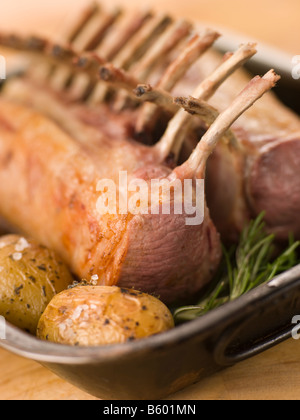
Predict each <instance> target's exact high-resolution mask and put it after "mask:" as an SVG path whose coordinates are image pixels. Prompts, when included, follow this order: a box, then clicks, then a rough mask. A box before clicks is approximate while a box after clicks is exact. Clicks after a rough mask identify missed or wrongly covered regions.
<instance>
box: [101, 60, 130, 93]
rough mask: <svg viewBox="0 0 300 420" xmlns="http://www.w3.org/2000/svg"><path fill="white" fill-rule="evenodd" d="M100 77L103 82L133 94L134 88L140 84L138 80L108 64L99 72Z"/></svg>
mask: <svg viewBox="0 0 300 420" xmlns="http://www.w3.org/2000/svg"><path fill="white" fill-rule="evenodd" d="M99 76H100V78H101V80H102V81H105V82H106V83H109V84H110V85H113V86H115V87H116V88H119V89H125V90H127V91H128V92H132V90H133V88H134V87H136V85H137V84H138V80H137V79H136V78H135V77H134V76H131V75H130V74H128V73H127V72H125V71H124V70H121V69H118V68H116V67H115V66H114V65H113V64H110V63H108V64H106V65H104V66H102V67H101V68H100V70H99Z"/></svg>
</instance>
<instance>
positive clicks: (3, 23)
mask: <svg viewBox="0 0 300 420" xmlns="http://www.w3.org/2000/svg"><path fill="white" fill-rule="evenodd" d="M89 2H90V0H43V1H40V0H22V1H20V0H9V1H2V4H1V16H0V30H4V29H5V30H17V31H22V32H24V31H26V32H33V33H36V32H39V33H41V34H44V35H49V34H51V33H53V32H54V33H55V32H56V33H57V32H58V31H59V30H60V29H61V27H63V26H64V25H65V23H66V20H67V19H68V17H69V16H70V14H71V13H72V11H74V9H75V8H76V7H77V6H83V5H85V4H88V3H89ZM103 3H104V4H105V2H104V1H103ZM107 3H108V6H109V7H111V6H113V5H117V4H119V5H122V6H124V7H126V8H131V9H132V8H137V7H141V6H146V5H150V6H153V7H154V8H155V9H158V10H161V11H162V10H164V11H169V12H171V13H172V14H174V15H176V16H181V17H186V18H189V19H193V20H196V21H201V22H205V23H206V22H207V23H209V24H211V25H217V26H218V27H225V28H229V29H231V30H234V31H238V32H239V33H241V34H245V35H247V36H248V37H249V41H252V40H261V41H263V42H265V43H268V44H270V45H272V46H275V47H277V48H280V49H283V50H285V51H286V52H288V53H290V54H291V56H293V55H297V54H300V45H299V38H300V37H299V32H300V31H299V28H300V1H299V0H285V1H283V0H251V1H249V0H226V1H225V0H146V1H145V2H141V1H140V0H129V1H126V2H125V1H124V0H110V1H109V2H107Z"/></svg>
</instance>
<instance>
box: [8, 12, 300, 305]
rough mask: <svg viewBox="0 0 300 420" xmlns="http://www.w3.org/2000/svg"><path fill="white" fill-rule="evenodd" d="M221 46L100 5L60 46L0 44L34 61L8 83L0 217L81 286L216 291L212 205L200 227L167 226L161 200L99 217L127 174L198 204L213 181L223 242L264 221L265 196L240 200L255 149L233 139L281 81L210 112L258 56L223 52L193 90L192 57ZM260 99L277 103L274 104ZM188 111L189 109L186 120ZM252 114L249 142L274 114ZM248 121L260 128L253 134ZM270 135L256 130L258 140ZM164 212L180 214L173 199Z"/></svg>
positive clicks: (187, 30) (248, 48) (212, 36)
mask: <svg viewBox="0 0 300 420" xmlns="http://www.w3.org/2000/svg"><path fill="white" fill-rule="evenodd" d="M218 36H219V35H218V34H217V33H216V32H215V31H212V30H203V31H201V32H200V33H199V34H198V33H197V34H195V32H194V29H193V28H192V25H190V24H189V23H188V22H185V21H179V22H178V21H175V22H174V21H173V20H172V18H170V17H169V16H167V15H163V14H162V15H157V14H153V13H151V12H145V11H143V12H141V13H137V14H134V15H132V16H128V15H126V14H122V13H121V11H120V10H118V11H113V12H109V13H107V12H102V11H101V10H100V9H99V7H98V6H93V7H91V8H89V9H88V10H87V11H86V12H85V13H84V14H82V15H81V16H80V19H79V21H78V22H77V23H76V25H74V26H73V27H72V30H71V31H69V32H68V34H67V36H65V37H64V38H63V39H61V40H60V41H59V42H49V41H47V40H44V39H41V38H39V37H30V38H26V37H22V36H15V35H6V34H1V35H0V44H1V45H3V46H5V47H7V48H12V49H15V50H19V51H20V52H21V53H22V54H26V55H27V56H28V57H29V58H30V65H29V66H28V68H27V70H26V72H25V74H24V75H23V76H22V77H19V78H18V79H13V80H11V81H9V82H8V83H6V85H5V88H4V90H3V92H2V93H1V97H0V191H1V203H0V214H1V216H3V217H4V218H5V219H6V220H7V221H8V222H9V223H11V224H12V225H13V226H15V227H16V228H17V229H19V230H21V231H22V232H24V233H27V234H29V235H31V236H34V237H35V239H37V240H38V241H40V242H41V243H42V244H45V245H46V246H48V247H50V248H52V249H54V250H56V251H57V252H58V253H59V254H60V255H61V256H62V257H63V258H64V260H65V261H66V262H67V263H68V264H69V266H70V268H71V269H72V271H73V272H74V273H75V274H76V275H77V276H78V277H80V278H85V279H86V280H87V281H89V280H91V279H93V280H94V281H95V280H96V281H97V282H98V284H101V285H119V286H123V287H134V288H136V289H140V290H142V291H144V292H148V293H154V294H156V295H158V296H160V297H161V299H162V300H163V301H164V302H166V303H171V302H174V301H177V300H185V299H188V298H190V297H192V296H194V295H195V293H197V292H198V291H200V290H201V289H202V288H203V287H204V286H205V285H206V284H208V283H209V281H210V280H211V279H212V277H213V275H214V273H215V272H216V270H217V268H218V265H219V262H220V260H221V256H222V252H221V240H220V235H219V232H218V230H217V229H216V227H215V224H214V222H213V221H212V219H211V216H210V211H209V207H208V206H207V204H206V200H205V198H204V197H203V198H202V206H203V209H204V214H203V222H202V223H199V224H197V225H190V224H189V223H188V222H187V220H188V219H189V217H190V216H191V214H190V213H189V212H187V211H186V209H185V207H184V206H182V207H183V208H184V211H183V212H182V214H176V212H175V211H171V214H161V211H160V210H161V208H162V207H163V205H164V204H165V203H164V195H163V191H162V190H160V193H159V194H160V201H159V205H158V207H157V208H156V209H153V208H151V203H148V202H147V205H146V206H145V209H144V210H149V211H148V212H147V211H144V212H140V213H139V214H133V213H132V212H130V211H128V212H120V208H118V211H117V212H116V214H100V213H99V211H98V207H97V203H98V200H99V194H100V193H99V188H98V184H99V181H101V180H103V179H110V180H111V181H114V182H115V183H118V180H119V175H120V173H124V172H126V173H127V174H128V181H130V180H136V179H139V180H143V181H145V182H146V183H147V184H148V185H150V184H151V181H152V180H153V179H158V180H160V181H162V180H166V181H168V182H169V183H170V184H171V185H173V184H174V186H175V184H176V182H177V181H180V182H181V184H183V185H184V181H185V180H191V181H192V185H193V189H192V193H191V197H192V199H193V202H195V201H197V199H199V197H197V196H196V192H197V191H198V190H197V185H198V183H197V180H201V179H206V181H207V185H208V193H209V196H210V197H212V198H210V203H211V206H212V212H213V214H214V216H215V217H216V224H217V225H218V224H219V223H220V219H221V224H222V217H220V212H219V210H220V207H219V208H218V206H220V204H219V203H220V202H223V204H222V205H223V206H224V208H223V209H222V211H224V212H225V211H226V217H224V224H227V225H226V228H224V227H223V226H221V224H220V230H221V231H222V232H225V231H229V230H227V228H228V224H232V228H233V229H234V228H235V227H237V228H239V227H240V226H241V225H242V224H244V223H245V221H246V220H247V217H248V216H249V214H250V213H251V212H250V210H249V209H251V210H252V209H253V211H255V210H257V211H260V210H261V208H260V207H259V206H258V208H257V209H256V208H255V203H256V202H259V195H257V194H256V195H255V194H252V193H251V194H252V197H256V200H258V201H254V199H253V202H251V201H250V200H249V202H248V200H246V194H245V192H244V190H245V185H246V181H245V180H247V186H248V190H249V191H252V190H253V188H252V187H251V185H252V184H251V183H249V182H248V178H246V177H245V174H246V173H247V172H246V170H249V169H248V168H249V162H255V157H258V158H260V159H261V156H262V155H260V156H258V153H257V152H256V151H255V150H254V151H253V154H252V155H251V159H250V158H249V151H248V150H246V149H245V148H244V147H242V146H241V141H240V138H239V130H238V129H236V128H234V127H233V129H232V130H231V127H232V124H233V123H234V122H235V121H236V120H237V119H238V118H239V117H240V116H241V115H242V114H243V113H244V112H245V111H246V110H247V109H249V107H251V106H252V105H253V104H254V103H255V102H256V101H257V100H258V99H259V98H261V97H262V96H263V95H264V94H265V93H266V92H267V91H268V90H269V89H271V88H272V87H274V85H275V84H276V83H277V81H278V80H279V77H278V76H277V75H276V74H275V72H274V71H270V72H268V73H267V74H266V75H265V76H264V77H262V78H261V77H256V78H254V79H253V80H252V81H250V82H249V80H248V79H247V77H244V76H243V77H242V78H243V82H244V83H243V88H244V89H243V90H242V89H240V90H242V92H241V93H240V94H239V95H238V96H236V97H235V99H233V97H232V95H230V97H229V95H228V96H227V97H226V100H224V101H223V103H222V108H223V109H222V110H221V112H220V113H219V112H218V111H217V110H216V109H215V108H214V107H212V106H211V105H209V104H208V103H207V102H206V101H208V100H209V99H210V98H212V97H214V95H215V94H216V92H218V91H220V92H223V93H220V95H222V94H223V95H224V91H226V89H225V90H221V89H222V87H221V85H222V84H223V83H224V82H225V81H226V80H227V79H228V77H229V76H230V75H232V74H233V73H234V72H235V71H236V70H237V69H238V68H239V67H241V66H242V65H243V64H244V63H245V62H246V60H247V59H249V58H250V57H251V56H252V55H253V54H254V53H255V47H254V45H252V44H249V45H245V46H242V47H241V48H240V49H239V50H238V51H237V52H236V53H234V54H227V55H226V56H225V57H224V59H223V60H221V62H220V63H219V65H218V66H217V68H213V69H212V71H211V72H210V73H209V74H208V75H205V76H204V77H203V78H202V80H199V79H198V73H197V69H198V68H199V63H200V62H202V61H200V62H198V59H199V57H200V56H201V55H203V54H205V55H204V57H203V60H205V57H206V55H207V54H209V53H208V52H207V50H208V49H209V48H210V47H211V46H212V44H213V43H214V41H215V40H216V39H217V38H218ZM208 59H210V58H209V56H208ZM211 62H212V60H211ZM201 74H204V72H202V73H201ZM239 77H241V76H239ZM232 80H233V79H232ZM197 81H198V82H199V81H200V82H201V83H200V85H199V86H198V87H197V88H196V90H194V93H193V96H192V97H190V98H186V97H182V96H181V97H178V98H174V92H176V91H175V90H174V89H177V90H180V86H181V88H182V91H181V93H182V94H183V95H185V96H186V95H187V94H188V93H192V92H193V89H194V88H195V85H196V84H197ZM248 82H249V83H248ZM237 84H238V83H237ZM245 86H246V87H245ZM220 87H221V88H220ZM219 89H220V90H219ZM227 89H228V88H227ZM230 93H231V91H230ZM233 96H235V95H233ZM145 101H147V103H144V102H145ZM266 101H267V103H268V101H270V103H275V100H274V99H273V98H268V99H266ZM264 103H266V102H264ZM225 104H226V105H225ZM277 106H278V113H279V114H280V116H279V117H278V121H277V122H278V124H283V120H284V121H285V124H284V128H286V125H287V123H288V121H294V123H295V124H294V125H295V127H296V128H297V122H298V120H297V118H296V117H294V116H293V115H292V113H290V112H289V111H286V110H285V109H284V108H283V107H282V106H280V105H277ZM180 107H183V108H185V110H182V111H179V112H178V110H179V109H180ZM257 109H259V110H261V112H260V113H259V114H258V115H257V114H256V115H257V120H256V119H255V120H254V119H253V112H254V115H255V111H253V112H252V113H251V114H248V115H250V116H249V117H244V119H243V120H242V121H243V124H244V127H245V131H242V132H243V133H244V132H245V133H247V140H248V141H249V142H250V141H251V139H252V138H253V137H254V134H257V137H258V134H259V127H260V126H264V121H265V119H267V118H268V117H267V116H268V115H269V114H268V111H266V113H265V114H264V113H263V110H262V107H259V108H257ZM186 110H187V111H189V112H192V113H193V114H197V115H196V116H194V117H191V116H190V114H189V113H187V112H186ZM174 114H175V116H174ZM264 115H266V117H264ZM251 116H252V117H251ZM284 116H285V117H284ZM251 118H252V119H251ZM245 121H246V122H245ZM249 121H250V122H251V121H252V123H253V122H254V121H257V122H256V123H255V126H254V127H253V126H252V124H250V123H248V122H249ZM279 121H282V122H280V123H279ZM275 122H276V121H275ZM292 130H293V129H292V128H291V131H292ZM266 131H267V130H264V131H263V132H261V137H262V138H263V139H264V140H265V136H264V134H266ZM295 131H296V129H295ZM271 132H272V133H273V138H274V136H275V135H276V136H277V137H276V138H277V139H279V138H282V135H283V134H285V133H282V132H281V131H278V130H276V124H275V125H274V127H273V128H272V130H271ZM292 132H293V131H292ZM200 133H201V136H202V135H203V133H205V134H204V135H203V136H202V137H201V141H199V142H198V144H197V145H196V147H195V150H194V151H193V152H192V153H190V156H189V157H188V158H187V159H186V161H185V162H183V163H181V164H179V163H178V162H179V157H180V154H181V155H182V154H183V147H184V148H185V150H190V147H191V144H193V142H194V141H195V137H196V136H200ZM251 133H254V134H252V137H251ZM292 137H293V136H292ZM293 138H294V137H293ZM199 139H200V137H199V138H198V140H199ZM157 140H158V141H157ZM149 142H151V143H155V144H153V145H147V143H149ZM143 143H144V144H143ZM218 143H219V145H220V146H218V148H217V153H218V156H219V155H221V157H217V158H214V157H213V158H212V160H211V162H217V169H216V170H215V171H212V170H211V169H209V170H208V171H207V172H206V165H207V161H208V160H209V157H210V155H211V154H212V153H213V151H214V150H215V148H216V147H217V145H218ZM222 149H224V154H223V153H222ZM213 156H214V155H213ZM262 160H263V161H264V162H265V160H264V159H262ZM245 162H247V165H246V166H245ZM212 166H213V163H212ZM212 166H210V167H212ZM245 168H246V169H245ZM223 169H224V172H223ZM256 173H257V174H258V169H256ZM228 174H230V176H231V177H232V178H228ZM267 176H270V175H267ZM222 177H227V178H225V181H226V182H227V184H226V189H225V188H224V191H221V192H222V194H219V188H220V187H219V186H218V188H217V189H216V191H215V192H214V191H212V189H211V188H212V187H210V185H215V184H216V183H217V182H219V181H220V185H224V179H222ZM249 179H250V178H249ZM265 179H266V181H263V182H267V179H268V178H265ZM228 181H229V184H228ZM231 184H233V185H232V187H234V188H233V191H232V192H231V190H230V188H231ZM174 188H175V187H174ZM251 188H252V189H251ZM125 189H127V187H125ZM119 192H120V191H119ZM226 192H228V194H229V195H228V194H227V193H226ZM122 193H124V191H122ZM127 193H128V191H126V194H127ZM217 194H219V195H218V197H217V198H216V197H214V195H217ZM129 195H130V193H129ZM257 197H258V199H257ZM223 200H224V201H223ZM170 201H171V202H170V205H171V208H172V209H174V208H175V196H171V200H170ZM224 203H225V204H224ZM181 204H183V203H181ZM215 204H216V206H215ZM285 204H286V205H287V206H288V205H289V203H285ZM118 206H120V203H118ZM216 207H217V210H216ZM227 207H228V208H227ZM263 207H264V206H263ZM150 210H151V211H150ZM153 210H154V211H153ZM266 210H268V208H266ZM227 213H228V215H227ZM268 216H269V215H268ZM236 221H237V223H236ZM234 223H236V226H235V225H234ZM279 225H280V226H278V227H279V228H281V227H282V226H281V224H279ZM296 233H297V230H296Z"/></svg>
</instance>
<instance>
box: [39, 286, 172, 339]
mask: <svg viewBox="0 0 300 420" xmlns="http://www.w3.org/2000/svg"><path fill="white" fill-rule="evenodd" d="M172 328H174V320H173V317H172V314H171V313H170V311H169V310H168V308H167V307H166V306H165V305H164V304H163V303H162V302H161V301H159V300H158V299H156V298H154V297H153V296H150V295H147V294H144V293H141V292H137V291H135V290H128V289H120V288H119V287H106V286H103V287H102V286H78V287H76V288H73V289H70V290H68V291H65V292H62V293H60V294H58V295H57V296H55V297H54V298H53V299H52V301H51V302H50V304H49V305H48V307H47V309H46V311H45V312H44V314H43V316H42V317H41V319H40V322H39V325H38V329H37V336H38V337H39V338H41V339H43V340H49V341H52V342H55V343H60V344H66V345H73V346H74V345H77V346H102V345H109V344H118V343H125V342H127V341H134V340H138V339H142V338H145V337H148V336H151V335H154V334H159V333H162V332H164V331H167V330H169V329H172Z"/></svg>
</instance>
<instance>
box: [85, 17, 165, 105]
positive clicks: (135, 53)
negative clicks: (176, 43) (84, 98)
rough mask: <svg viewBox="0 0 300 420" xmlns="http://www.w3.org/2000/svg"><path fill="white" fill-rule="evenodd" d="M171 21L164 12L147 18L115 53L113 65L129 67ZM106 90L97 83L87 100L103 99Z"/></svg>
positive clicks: (91, 101) (94, 101)
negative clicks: (117, 52)
mask: <svg viewBox="0 0 300 420" xmlns="http://www.w3.org/2000/svg"><path fill="white" fill-rule="evenodd" d="M171 22H172V20H171V18H170V17H169V16H167V15H165V14H160V15H156V16H154V17H153V18H151V19H150V20H148V21H147V22H146V23H145V24H144V26H143V27H142V28H141V29H140V30H139V31H137V33H136V34H135V35H134V36H133V37H132V38H131V39H130V41H129V42H128V43H127V44H126V45H125V46H124V48H123V49H122V50H121V51H120V52H119V54H117V56H116V57H115V58H114V60H113V63H114V65H115V66H116V67H118V68H122V69H125V70H126V69H129V68H130V67H131V65H132V64H133V63H135V62H136V61H137V60H139V59H140V58H141V57H143V55H144V54H145V53H146V51H147V49H148V48H150V46H151V45H152V44H153V42H155V40H156V39H157V38H158V37H159V36H160V35H161V33H162V32H163V31H164V30H165V29H166V28H167V27H168V26H169V25H170V23H171ZM108 91H109V89H108V88H107V86H105V85H103V84H98V85H97V86H96V88H95V90H94V92H93V93H92V95H91V97H90V98H89V102H90V103H91V104H95V103H98V102H101V101H103V100H104V98H105V96H106V95H107V94H108Z"/></svg>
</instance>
